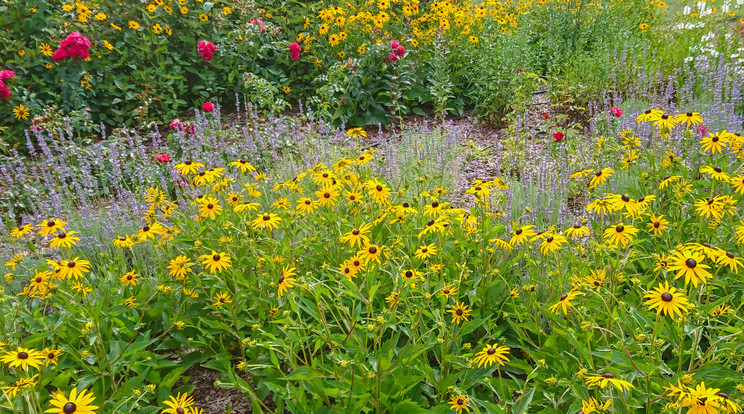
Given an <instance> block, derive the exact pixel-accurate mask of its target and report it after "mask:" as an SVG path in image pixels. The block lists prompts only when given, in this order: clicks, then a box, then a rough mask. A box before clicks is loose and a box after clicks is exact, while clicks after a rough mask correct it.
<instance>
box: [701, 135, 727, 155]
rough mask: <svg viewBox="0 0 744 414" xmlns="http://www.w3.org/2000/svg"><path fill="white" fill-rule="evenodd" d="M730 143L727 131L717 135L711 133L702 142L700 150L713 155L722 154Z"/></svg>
mask: <svg viewBox="0 0 744 414" xmlns="http://www.w3.org/2000/svg"><path fill="white" fill-rule="evenodd" d="M728 143H729V138H728V136H727V134H726V131H723V132H719V133H715V134H714V133H712V132H711V133H709V134H708V136H706V137H703V139H701V140H700V149H702V150H703V152H708V151H710V153H711V154H715V153H717V152H719V153H721V152H723V149H724V148H725V147H726V145H728Z"/></svg>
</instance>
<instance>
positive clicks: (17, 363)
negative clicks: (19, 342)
mask: <svg viewBox="0 0 744 414" xmlns="http://www.w3.org/2000/svg"><path fill="white" fill-rule="evenodd" d="M43 360H44V356H43V355H42V354H41V353H40V352H38V351H36V350H34V349H30V348H21V347H18V348H16V349H15V350H10V351H6V352H5V353H4V354H3V356H2V357H0V361H2V362H4V363H6V364H8V368H13V367H19V368H21V369H22V370H24V371H28V367H32V368H36V369H39V366H41V364H42V363H43Z"/></svg>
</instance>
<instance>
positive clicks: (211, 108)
mask: <svg viewBox="0 0 744 414" xmlns="http://www.w3.org/2000/svg"><path fill="white" fill-rule="evenodd" d="M201 107H202V109H203V110H205V111H206V112H212V111H214V104H213V103H212V102H204V104H203V105H202V106H201Z"/></svg>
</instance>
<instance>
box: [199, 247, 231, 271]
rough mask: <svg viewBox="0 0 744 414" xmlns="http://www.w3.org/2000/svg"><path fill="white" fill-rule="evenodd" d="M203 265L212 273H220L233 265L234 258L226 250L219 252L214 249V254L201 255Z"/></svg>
mask: <svg viewBox="0 0 744 414" xmlns="http://www.w3.org/2000/svg"><path fill="white" fill-rule="evenodd" d="M199 260H201V262H202V265H204V267H205V268H206V269H207V270H208V271H209V272H211V273H219V272H221V271H223V270H226V269H228V268H230V267H231V266H232V259H231V258H230V256H229V255H228V254H227V253H225V252H219V253H217V252H216V251H214V250H212V254H205V255H202V256H200V257H199Z"/></svg>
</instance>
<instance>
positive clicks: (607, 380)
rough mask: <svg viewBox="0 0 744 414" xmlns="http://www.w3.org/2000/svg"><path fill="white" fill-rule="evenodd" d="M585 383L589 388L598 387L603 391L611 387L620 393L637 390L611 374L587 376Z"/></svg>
mask: <svg viewBox="0 0 744 414" xmlns="http://www.w3.org/2000/svg"><path fill="white" fill-rule="evenodd" d="M584 381H585V382H586V385H587V386H589V387H593V386H598V387H599V388H601V389H605V388H607V387H608V386H610V385H611V386H613V387H615V388H617V390H618V391H620V392H623V391H624V390H629V389H631V388H635V387H634V386H633V384H631V383H630V382H628V381H625V380H621V379H618V378H615V376H614V375H613V374H610V373H609V372H607V373H604V374H601V375H587V376H586V378H584Z"/></svg>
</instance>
